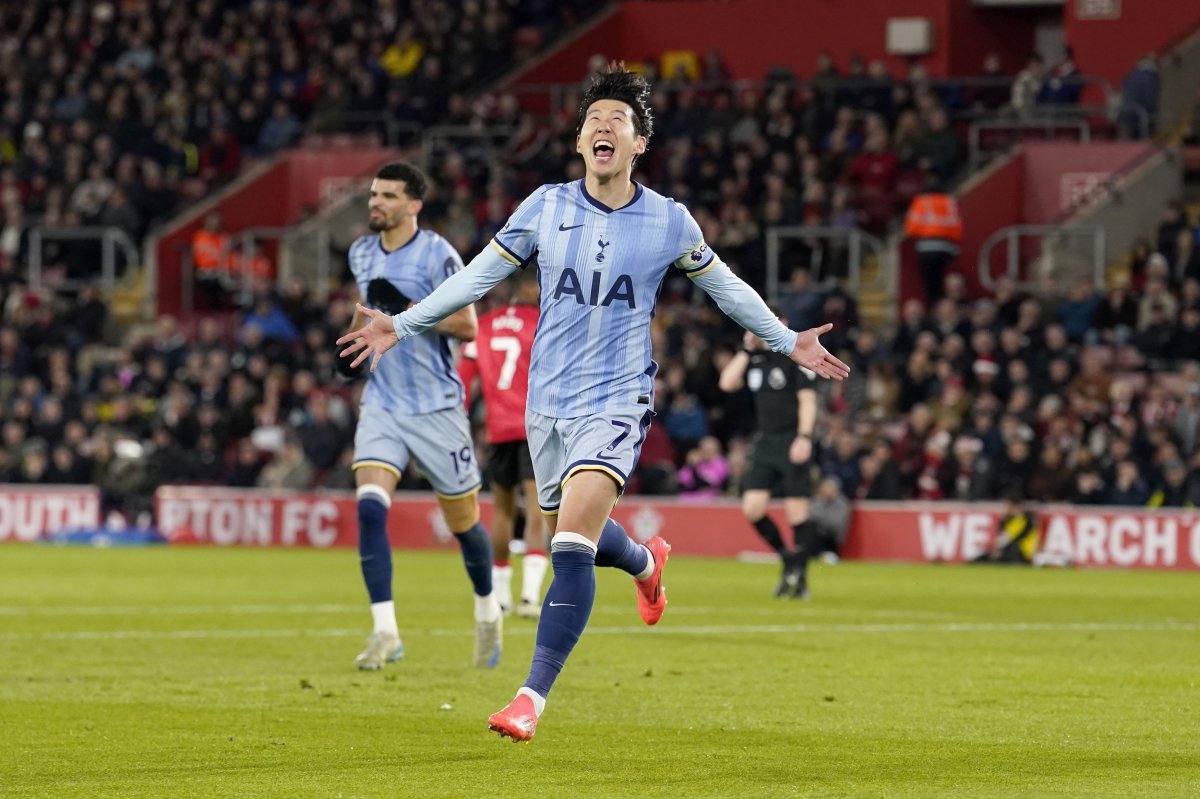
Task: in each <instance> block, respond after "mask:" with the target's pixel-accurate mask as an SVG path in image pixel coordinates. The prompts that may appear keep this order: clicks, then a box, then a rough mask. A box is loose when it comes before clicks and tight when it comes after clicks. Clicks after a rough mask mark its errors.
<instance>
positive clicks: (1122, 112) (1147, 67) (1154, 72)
mask: <svg viewBox="0 0 1200 799" xmlns="http://www.w3.org/2000/svg"><path fill="white" fill-rule="evenodd" d="M1158 88H1159V77H1158V56H1157V55H1156V54H1155V53H1152V52H1151V53H1147V54H1146V55H1144V56H1142V57H1141V58H1140V59H1138V62H1137V65H1136V66H1135V67H1134V68H1133V71H1132V72H1130V73H1129V74H1128V75H1126V76H1125V80H1124V81H1122V82H1121V107H1120V109H1119V110H1118V111H1117V127H1118V128H1119V130H1120V133H1121V135H1122V136H1123V137H1125V138H1131V139H1143V138H1146V137H1148V136H1150V135H1152V134H1153V133H1154V124H1155V122H1156V120H1157V119H1158Z"/></svg>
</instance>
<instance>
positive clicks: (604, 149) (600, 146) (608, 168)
mask: <svg viewBox="0 0 1200 799" xmlns="http://www.w3.org/2000/svg"><path fill="white" fill-rule="evenodd" d="M636 122H637V119H636V117H635V116H634V113H633V108H632V107H631V106H630V105H629V104H628V103H623V102H621V101H620V100H597V101H596V102H594V103H592V104H591V105H590V106H588V110H587V112H586V113H585V114H584V118H583V127H582V128H581V129H580V131H579V135H578V136H576V137H575V151H576V152H577V153H579V154H580V155H582V156H583V163H584V165H585V167H586V168H587V172H588V174H589V175H594V176H595V177H598V178H601V179H607V178H611V177H614V176H617V175H622V174H629V172H630V170H631V169H632V165H633V159H634V158H635V157H636V156H639V155H641V154H642V153H644V152H646V137H645V136H639V135H638V133H637V125H636Z"/></svg>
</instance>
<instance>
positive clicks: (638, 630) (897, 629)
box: [0, 622, 1200, 641]
mask: <svg viewBox="0 0 1200 799" xmlns="http://www.w3.org/2000/svg"><path fill="white" fill-rule="evenodd" d="M1197 630H1200V624H1197V623H1190V622H1186V623H1185V622H1013V623H1006V622H996V623H960V624H742V625H736V624H730V625H698V626H683V627H672V626H666V627H659V628H657V629H656V630H655V632H654V634H656V635H676V636H679V635H684V636H691V635H697V636H699V635H706V636H708V635H779V634H794V633H839V634H842V633H847V634H869V635H887V634H898V633H989V632H998V633H1026V632H1196V631H1197ZM536 631H537V630H536V628H535V627H534V626H533V625H529V626H528V627H510V628H509V629H508V630H507V634H508V635H510V636H512V635H517V636H528V635H533V634H534V633H536ZM649 632H650V631H649V630H648V629H647V628H646V627H644V626H639V627H589V628H588V629H587V631H586V634H587V635H642V634H649ZM362 634H363V631H362V629H303V630H302V629H293V630H109V631H104V630H82V631H68V632H31V633H0V640H5V641H15V640H43V641H105V640H114V641H116V640H152V639H164V640H193V639H222V638H228V639H240V638H302V637H321V638H341V637H358V636H361V635H362ZM403 634H406V635H411V636H420V635H430V636H435V637H444V636H455V637H457V636H470V635H473V634H474V633H473V631H471V630H470V629H467V628H464V629H446V628H434V629H428V630H421V629H419V628H408V629H406V630H404V631H403Z"/></svg>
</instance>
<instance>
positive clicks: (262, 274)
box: [229, 252, 275, 280]
mask: <svg viewBox="0 0 1200 799" xmlns="http://www.w3.org/2000/svg"><path fill="white" fill-rule="evenodd" d="M229 271H231V272H233V273H234V274H235V275H238V276H241V275H243V274H244V273H246V272H249V273H250V274H251V276H253V277H258V278H265V279H267V280H271V279H273V278H274V277H275V266H274V265H273V264H272V263H271V261H270V259H269V258H267V257H266V256H265V255H263V254H262V253H256V254H254V255H247V254H246V253H243V252H237V253H234V254H233V255H232V256H231V257H230V269H229Z"/></svg>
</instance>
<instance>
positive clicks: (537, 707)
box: [517, 687, 546, 716]
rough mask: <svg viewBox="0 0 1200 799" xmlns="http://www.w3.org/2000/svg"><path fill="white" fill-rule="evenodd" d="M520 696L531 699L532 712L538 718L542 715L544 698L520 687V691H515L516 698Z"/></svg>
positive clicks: (544, 703)
mask: <svg viewBox="0 0 1200 799" xmlns="http://www.w3.org/2000/svg"><path fill="white" fill-rule="evenodd" d="M521 694H524V695H525V696H527V697H529V698H530V699H532V700H533V712H534V713H537V714H538V715H539V716H540V715H542V711H543V710H545V709H546V697H544V696H542V695H541V694H539V693H538V692H537V691H535V690H533V689H532V688H525V687H522V688H521V690H519V691H517V696H520V695H521Z"/></svg>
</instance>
